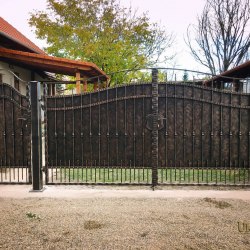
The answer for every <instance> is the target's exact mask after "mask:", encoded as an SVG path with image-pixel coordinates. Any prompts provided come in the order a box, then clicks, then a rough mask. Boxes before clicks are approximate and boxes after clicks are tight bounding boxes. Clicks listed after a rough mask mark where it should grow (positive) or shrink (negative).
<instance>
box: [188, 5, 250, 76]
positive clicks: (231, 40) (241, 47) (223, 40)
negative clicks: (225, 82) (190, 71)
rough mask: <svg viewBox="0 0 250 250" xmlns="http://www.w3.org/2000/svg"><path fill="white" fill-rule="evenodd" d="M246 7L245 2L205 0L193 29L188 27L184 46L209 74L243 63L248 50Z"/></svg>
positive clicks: (248, 14)
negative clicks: (185, 45) (186, 46)
mask: <svg viewBox="0 0 250 250" xmlns="http://www.w3.org/2000/svg"><path fill="white" fill-rule="evenodd" d="M249 4H250V2H249V0H207V3H206V5H205V7H204V10H203V13H202V15H201V16H200V17H198V24H197V26H189V28H188V30H187V41H186V43H187V45H188V47H189V48H190V50H191V53H192V55H193V56H194V58H195V59H196V60H197V61H198V62H200V63H201V64H202V65H204V66H205V67H207V68H208V69H209V70H210V72H211V73H212V74H218V73H221V72H224V71H226V70H228V69H230V68H232V67H235V66H237V65H239V64H240V63H242V62H243V61H244V60H246V58H247V54H248V50H249V47H250V34H249V33H250V32H249V30H247V29H248V28H249V27H248V25H249V19H250V5H249ZM191 27H192V28H193V30H192V31H193V32H191V30H190V28H191Z"/></svg>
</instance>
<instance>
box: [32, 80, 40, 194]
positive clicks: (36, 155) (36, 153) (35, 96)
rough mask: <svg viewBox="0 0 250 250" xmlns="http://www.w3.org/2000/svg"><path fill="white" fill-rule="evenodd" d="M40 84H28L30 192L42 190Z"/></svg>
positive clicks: (33, 82)
mask: <svg viewBox="0 0 250 250" xmlns="http://www.w3.org/2000/svg"><path fill="white" fill-rule="evenodd" d="M40 88H41V87H40V83H39V82H36V81H31V82H30V106H31V145H32V146H31V167H32V191H42V190H43V175H42V129H41V89H40Z"/></svg>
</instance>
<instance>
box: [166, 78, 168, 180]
mask: <svg viewBox="0 0 250 250" xmlns="http://www.w3.org/2000/svg"><path fill="white" fill-rule="evenodd" d="M165 119H166V120H165V124H166V127H165V169H166V181H167V179H168V83H167V82H166V85H165Z"/></svg>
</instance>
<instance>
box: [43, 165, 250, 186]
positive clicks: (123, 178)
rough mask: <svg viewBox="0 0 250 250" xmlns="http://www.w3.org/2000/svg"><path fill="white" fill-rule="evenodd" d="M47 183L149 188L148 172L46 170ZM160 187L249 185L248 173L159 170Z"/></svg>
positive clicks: (249, 174)
mask: <svg viewBox="0 0 250 250" xmlns="http://www.w3.org/2000/svg"><path fill="white" fill-rule="evenodd" d="M48 177H49V181H48V182H49V183H65V182H66V183H70V182H73V183H107V184H109V183H118V184H119V183H125V184H126V183H127V184H129V183H135V184H151V183H152V169H149V168H137V169H132V168H127V169H125V168H115V167H112V168H85V167H80V168H76V167H74V168H68V167H62V168H59V167H58V168H53V169H51V168H50V169H48ZM158 183H159V184H188V183H193V184H197V183H198V184H232V185H233V184H236V185H237V184H250V169H246V168H242V169H218V168H217V169H209V168H207V169H197V168H167V169H163V168H162V169H158Z"/></svg>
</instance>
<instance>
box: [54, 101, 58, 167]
mask: <svg viewBox="0 0 250 250" xmlns="http://www.w3.org/2000/svg"><path fill="white" fill-rule="evenodd" d="M54 100H55V102H54V103H55V112H54V122H55V126H54V130H55V151H56V162H55V163H56V166H57V163H58V158H57V157H58V155H57V152H58V135H57V111H56V107H57V102H56V98H55V99H54Z"/></svg>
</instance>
